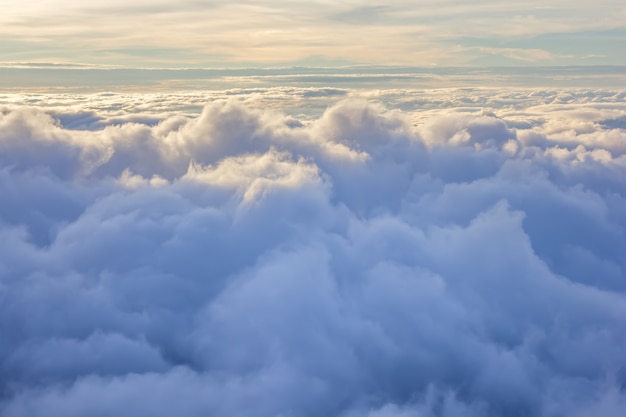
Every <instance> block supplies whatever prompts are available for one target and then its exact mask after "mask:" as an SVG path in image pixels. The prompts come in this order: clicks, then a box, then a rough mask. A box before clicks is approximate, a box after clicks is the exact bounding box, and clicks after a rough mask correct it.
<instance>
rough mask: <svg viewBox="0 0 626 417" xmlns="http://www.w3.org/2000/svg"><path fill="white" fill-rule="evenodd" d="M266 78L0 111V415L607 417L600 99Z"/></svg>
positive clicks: (607, 251)
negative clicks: (303, 108)
mask: <svg viewBox="0 0 626 417" xmlns="http://www.w3.org/2000/svg"><path fill="white" fill-rule="evenodd" d="M308 91H314V92H316V94H314V95H315V96H316V98H315V99H316V100H317V99H318V98H319V99H320V100H321V99H322V98H323V99H324V100H327V101H331V100H335V99H334V98H333V97H334V96H332V94H335V93H336V92H335V93H332V92H331V93H332V94H330V96H331V97H326V96H327V95H328V94H327V93H328V92H324V91H322V90H308ZM317 92H319V94H317ZM266 93H267V94H268V95H269V93H268V91H266V90H260V91H256V92H250V94H251V95H245V94H244V96H245V97H243V98H242V97H240V98H242V100H232V99H231V100H214V101H210V102H209V103H208V104H206V105H205V106H204V107H202V109H201V110H198V113H195V110H194V109H195V108H194V107H189V106H188V107H185V106H184V103H185V97H181V96H176V95H173V96H169V97H167V96H163V97H160V98H159V100H160V101H161V102H162V103H173V105H172V107H170V108H169V110H168V107H167V105H166V104H162V107H157V108H156V109H154V110H150V106H149V105H146V104H145V103H146V102H150V103H152V102H154V103H156V102H158V101H159V100H157V99H156V98H154V97H152V98H151V97H147V96H146V97H143V100H144V101H143V102H142V101H141V100H139V99H138V97H140V96H129V97H125V96H106V97H105V96H99V97H91V98H84V100H83V101H84V103H83V104H82V105H81V104H80V103H79V100H77V97H76V96H75V97H74V98H72V97H70V96H64V97H60V98H59V100H60V101H59V103H58V105H57V106H48V107H45V108H44V107H20V106H16V105H15V104H13V103H9V102H7V101H5V102H4V108H3V110H2V112H1V113H0V195H1V196H2V200H1V202H0V334H1V335H2V337H1V338H0V414H2V415H3V416H7V417H22V416H48V415H63V416H70V417H71V416H97V415H118V416H137V415H150V416H171V415H185V416H196V415H197V416H204V415H229V416H230V415H232V416H239V415H240V416H249V415H258V416H277V415H282V416H321V415H324V416H326V415H334V416H345V417H353V416H372V417H391V416H394V417H398V416H433V417H434V416H468V417H469V416H484V415H487V416H513V415H524V416H533V415H534V416H566V415H567V416H581V417H582V416H596V415H602V416H608V417H613V416H615V417H617V416H621V415H622V413H623V409H624V407H625V406H626V394H625V393H624V386H626V351H624V349H623V346H624V344H625V343H626V340H625V339H626V256H625V255H624V254H626V237H625V227H626V215H625V213H626V187H625V185H624V178H626V146H624V141H625V140H626V133H625V130H624V126H623V123H622V122H621V121H622V120H623V119H624V117H625V116H624V114H625V113H624V112H625V109H624V107H623V105H622V104H621V98H623V93H621V92H606V91H604V92H603V91H597V92H596V91H589V90H585V91H582V90H577V91H572V92H570V93H568V94H569V95H567V94H565V95H564V94H561V93H559V92H555V91H526V92H520V91H497V92H495V91H491V92H488V91H485V90H480V91H479V90H449V91H438V92H433V91H430V92H422V93H421V95H420V93H418V92H414V91H413V92H411V91H395V92H392V91H387V92H385V91H378V92H370V93H367V94H366V93H361V96H364V95H367V96H368V97H369V98H370V99H378V100H380V101H382V102H386V103H391V104H392V105H391V106H389V107H388V106H385V105H383V104H381V103H380V102H373V101H364V100H361V99H357V98H358V97H356V98H355V97H354V96H353V97H350V98H348V99H347V100H343V101H340V102H338V103H336V104H333V105H332V106H330V107H329V108H328V109H327V110H326V111H325V112H323V114H320V115H316V114H315V112H313V113H310V114H309V116H308V117H306V118H300V119H299V118H298V117H297V114H298V112H299V111H300V110H296V111H293V110H292V111H290V113H291V115H285V114H284V113H283V112H280V111H277V110H275V109H268V108H264V107H265V106H264V103H267V102H268V100H269V98H267V97H265V98H264V94H266ZM292 93H293V92H292ZM242 94H243V93H242ZM346 94H347V93H346ZM620 94H621V95H620ZM187 97H190V96H187ZM280 97H282V98H276V99H275V100H274V101H272V102H273V103H277V102H279V101H281V100H282V102H283V103H294V102H298V103H302V102H301V101H300V100H301V92H298V94H297V97H295V98H294V97H291V98H289V97H290V93H289V92H288V91H285V90H283V95H282V96H280ZM620 97H621V98H620ZM64 100H65V101H64ZM115 100H117V101H118V103H117V104H111V103H112V102H113V101H115ZM193 100H199V99H198V97H195V98H194V99H193ZM190 101H191V100H190ZM120 103H122V104H124V105H123V106H122V105H119V104H120ZM176 103H178V104H176ZM188 104H189V105H190V106H193V105H195V104H193V103H189V102H188ZM270 107H275V106H270ZM285 107H288V106H285ZM390 107H391V108H393V107H399V108H402V109H404V111H399V110H393V109H390Z"/></svg>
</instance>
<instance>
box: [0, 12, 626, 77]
mask: <svg viewBox="0 0 626 417" xmlns="http://www.w3.org/2000/svg"><path fill="white" fill-rule="evenodd" d="M624 13H625V10H624V6H623V5H622V4H621V3H620V2H615V1H611V0H602V1H600V2H596V3H594V4H593V5H575V6H572V5H571V2H560V1H559V2H551V4H550V6H549V7H546V6H545V5H544V4H543V3H540V2H535V1H531V2H492V1H481V2H474V3H472V4H471V5H469V4H467V3H466V2H456V1H450V2H438V3H437V4H436V5H433V4H431V3H428V4H427V3H424V2H421V1H419V2H411V3H410V4H407V3H406V2H401V1H394V2H386V3H385V4H380V5H376V4H373V5H368V6H367V7H363V5H362V4H361V3H358V2H335V1H318V2H309V3H306V4H304V3H302V4H301V3H294V2H284V1H273V2H266V1H264V2H257V1H244V2H221V1H215V2H213V1H211V2H197V1H183V2H177V3H175V4H174V3H172V2H160V3H153V2H151V3H149V4H148V3H144V2H135V3H133V5H132V6H129V5H128V4H125V3H123V2H117V1H113V2H106V3H104V2H91V3H89V4H85V3H80V4H79V3H75V2H65V1H63V2H61V1H57V0H55V1H48V2H37V3H35V4H31V3H29V6H28V7H26V6H24V5H23V4H22V3H19V2H13V1H12V2H9V4H8V5H7V6H6V7H5V13H3V16H2V18H0V19H1V20H0V23H1V25H0V28H1V29H0V35H2V36H3V37H4V38H5V39H8V40H9V42H7V43H5V44H4V47H3V54H4V55H5V56H7V57H8V58H9V60H18V61H22V60H50V59H53V60H62V61H66V62H73V61H76V60H77V61H79V62H89V63H100V64H118V65H126V66H128V65H130V66H137V65H148V66H173V67H177V66H233V65H234V66H237V65H251V64H252V65H284V64H298V63H300V64H308V65H320V64H321V65H329V64H332V65H341V64H355V63H359V64H381V63H385V64H394V65H433V64H436V65H439V66H445V65H471V64H472V63H473V62H474V60H475V59H477V58H480V57H481V55H480V54H478V52H480V49H475V48H471V46H476V45H469V44H467V43H466V40H467V39H473V40H474V42H478V43H479V45H478V46H482V47H485V48H493V47H495V46H494V45H493V42H494V40H499V41H504V42H506V41H511V42H514V41H520V40H524V41H526V42H527V43H528V45H526V46H525V49H528V50H533V49H542V41H540V40H539V39H538V37H540V36H543V35H546V34H563V35H564V36H566V37H567V36H570V35H571V36H575V35H576V33H580V32H589V31H598V30H601V31H607V30H621V31H623V29H624V25H623V18H624ZM157 29H158V30H157ZM568 34H569V35H568ZM621 39H623V35H622V37H621ZM605 45H607V44H606V42H603V41H602V39H595V41H594V42H591V43H589V42H587V43H584V44H579V48H582V49H580V50H579V51H578V53H576V54H575V55H576V56H575V57H573V58H569V59H568V58H564V56H567V55H569V54H568V53H564V52H563V49H568V46H567V39H564V40H561V41H560V42H556V43H553V44H552V45H551V48H550V50H549V52H550V53H551V57H552V59H549V60H548V63H549V64H573V63H576V62H577V59H578V57H579V56H583V55H588V54H591V53H595V51H597V50H598V49H605V51H604V52H605V54H608V57H606V58H603V59H599V60H598V62H599V63H612V64H620V63H621V64H624V63H625V62H626V61H624V60H623V56H622V54H621V52H620V50H619V48H618V47H617V45H614V44H611V46H610V48H609V49H608V50H606V48H603V47H604V46H605ZM500 47H502V48H510V47H511V46H506V45H504V46H502V45H501V46H500ZM373 52H375V53H373ZM502 52H505V54H504V56H505V57H506V56H507V54H506V50H505V49H503V51H502ZM524 61H525V60H523V59H522V60H521V62H518V61H517V60H516V61H514V62H517V63H518V64H523V63H524ZM496 63H497V61H496Z"/></svg>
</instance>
